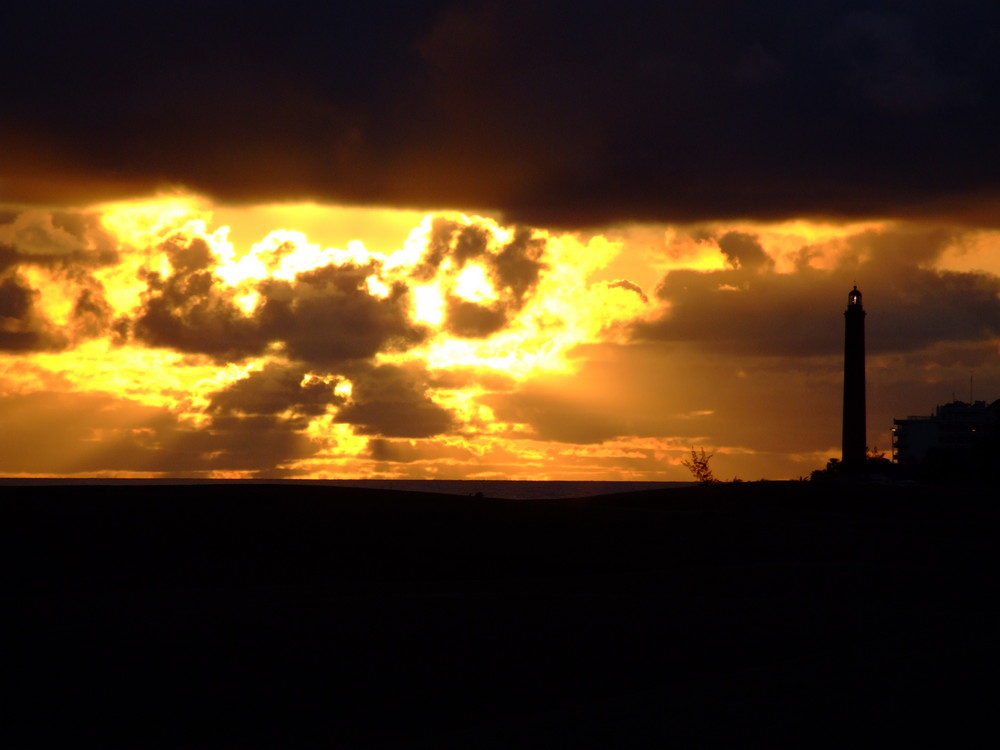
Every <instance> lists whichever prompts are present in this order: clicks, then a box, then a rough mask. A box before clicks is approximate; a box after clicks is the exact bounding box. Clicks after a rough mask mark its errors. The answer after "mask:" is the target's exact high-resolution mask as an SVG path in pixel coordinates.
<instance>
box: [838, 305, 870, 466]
mask: <svg viewBox="0 0 1000 750" xmlns="http://www.w3.org/2000/svg"><path fill="white" fill-rule="evenodd" d="M844 320H845V326H844V424H843V436H842V441H841V460H842V461H843V465H844V468H845V469H847V470H848V471H858V470H860V469H861V468H862V467H863V466H864V463H865V453H866V451H867V440H866V437H865V421H866V413H865V309H864V307H862V306H861V292H859V291H858V287H857V286H855V287H854V288H853V289H852V290H851V291H850V292H848V294H847V309H846V310H845V311H844Z"/></svg>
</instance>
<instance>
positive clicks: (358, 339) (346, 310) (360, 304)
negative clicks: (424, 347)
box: [256, 265, 427, 365]
mask: <svg viewBox="0 0 1000 750" xmlns="http://www.w3.org/2000/svg"><path fill="white" fill-rule="evenodd" d="M371 273H372V269H371V268H367V267H360V266H352V265H342V266H324V267H322V268H317V269H315V270H313V271H308V272H304V273H300V274H298V276H297V277H296V278H295V280H294V281H293V282H283V281H267V282H264V283H262V284H261V286H260V291H261V293H262V294H263V295H264V297H265V299H266V301H265V302H264V304H263V305H262V306H261V308H260V309H259V310H258V312H257V315H256V320H257V323H258V325H259V331H260V333H261V335H262V336H263V337H265V338H266V339H268V340H275V341H284V342H285V345H286V346H287V350H288V354H289V355H290V356H292V357H295V358H296V359H301V360H303V361H306V362H313V363H317V364H324V365H332V364H334V363H337V362H343V361H345V360H351V359H365V358H369V357H372V356H374V355H375V354H376V353H378V352H380V351H394V350H396V351H398V350H404V349H407V348H409V347H411V346H413V345H415V344H418V343H420V342H421V341H422V340H423V339H424V338H425V337H426V335H427V331H426V330H425V329H424V328H423V327H421V326H418V325H415V324H414V323H413V322H412V321H410V319H409V308H410V302H409V290H408V289H407V287H406V286H405V285H404V284H401V283H395V284H393V285H392V287H391V289H390V290H389V294H388V296H386V297H384V298H380V297H375V296H372V295H371V294H370V293H369V292H368V289H367V287H366V284H365V279H366V278H367V277H368V276H369V275H371Z"/></svg>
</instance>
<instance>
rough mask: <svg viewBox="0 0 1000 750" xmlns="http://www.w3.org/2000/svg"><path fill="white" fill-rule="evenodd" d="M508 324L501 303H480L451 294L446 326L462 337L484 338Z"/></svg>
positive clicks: (447, 308) (446, 311)
mask: <svg viewBox="0 0 1000 750" xmlns="http://www.w3.org/2000/svg"><path fill="white" fill-rule="evenodd" d="M506 325H507V314H506V311H505V310H504V309H503V306H502V305H501V304H491V305H480V304H478V303H476V302H469V301H467V300H464V299H461V298H460V297H455V296H453V295H449V296H448V299H447V305H446V308H445V328H446V329H447V330H448V333H451V334H452V335H454V336H458V337H460V338H468V339H482V338H486V337H487V336H490V335H492V334H494V333H496V332H497V331H499V330H501V329H502V328H504V326H506Z"/></svg>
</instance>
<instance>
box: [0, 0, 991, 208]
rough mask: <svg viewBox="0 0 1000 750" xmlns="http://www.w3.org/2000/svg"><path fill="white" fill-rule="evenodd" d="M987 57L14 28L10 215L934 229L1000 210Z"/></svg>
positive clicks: (487, 9) (968, 36)
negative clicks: (908, 224) (357, 213)
mask: <svg viewBox="0 0 1000 750" xmlns="http://www.w3.org/2000/svg"><path fill="white" fill-rule="evenodd" d="M192 17H197V18H198V23H196V24H195V23H191V22H190V19H191V18H192ZM331 33H333V34H335V36H336V39H337V41H336V43H331V41H330V39H331V36H330V35H331ZM265 49H266V50H268V53H267V54H262V53H261V52H260V51H261V50H265ZM998 49H1000V7H998V6H997V5H996V4H995V3H989V2H977V1H975V0H969V1H967V2H962V1H960V2H954V3H948V4H943V3H932V2H922V3H896V2H891V1H890V0H870V1H869V2H849V1H848V0H831V1H830V2H823V3H820V4H815V3H813V4H808V5H796V4H789V3H784V2H776V1H772V2H768V1H765V2H759V1H754V2H751V1H750V0H729V1H728V2H723V3H700V4H696V3H685V4H678V3H661V4H658V5H656V4H650V3H645V2H643V3H638V2H621V3H614V4H583V5H581V4H580V3H576V2H574V3H570V2H568V1H567V0H560V1H557V2H549V3H536V2H529V1H528V0H513V1H512V2H505V3H496V2H485V1H484V2H457V1H456V2H447V1H446V0H436V1H433V2H426V1H425V2H413V3H407V4H405V7H403V6H399V7H398V8H393V9H389V8H386V7H384V6H378V7H376V6H371V7H368V6H364V5H363V4H356V5H355V6H351V7H348V6H345V5H344V4H338V3H334V4H330V3H314V2H305V3H303V2H296V1H295V0H290V1H289V2H283V3H281V4H280V5H279V4H277V3H273V2H260V3H254V4H251V5H249V6H246V7H243V8H241V10H240V12H239V14H233V13H231V12H228V11H223V10H222V9H215V10H213V9H211V8H207V7H206V6H205V5H204V4H196V3H190V4H187V3H184V2H180V3H155V2H154V3H143V4H139V5H136V4H134V3H118V2H111V3H102V4H101V6H100V8H91V7H89V6H85V9H84V7H81V6H80V4H79V3H69V2H41V3H30V4H21V5H19V6H18V7H17V8H11V9H8V11H7V14H6V15H5V22H4V24H3V28H2V30H0V64H2V65H3V66H4V69H7V70H17V71H18V75H16V76H7V77H5V79H4V81H3V82H2V84H0V99H2V101H3V102H4V108H3V112H2V113H0V148H2V149H3V153H4V154H5V174H4V178H3V182H2V183H0V191H2V192H3V194H5V195H6V197H7V198H8V199H10V200H35V201H38V200H43V199H63V200H80V199H81V198H82V197H94V196H98V195H113V194H117V195H126V194H133V193H135V192H136V191H148V190H151V189H152V188H154V187H156V186H158V185H161V184H164V183H167V184H183V185H187V186H189V187H190V188H192V189H195V190H199V191H204V192H207V193H208V194H210V195H213V196H216V197H218V198H221V199H223V200H241V201H262V200H267V201H272V200H276V199H292V198H305V197H311V198H315V199H320V200H324V201H334V202H348V203H368V204H381V205H386V204H396V205H410V206H422V207H428V206H431V207H433V206H457V207H471V208H477V207H487V208H493V209H498V210H503V211H506V212H507V214H508V216H509V217H512V218H513V219H515V220H518V221H524V222H527V223H532V224H536V225H555V224H567V225H569V224H573V225H588V224H589V225H596V224H601V223H604V222H608V221H615V220H689V219H697V218H714V217H721V216H730V217H732V216H739V217H746V216H756V217H761V218H766V217H778V216H795V215H815V214H839V215H846V214H851V215H872V214H913V213H917V212H922V211H927V210H940V211H946V210H953V209H954V207H955V206H956V205H957V204H958V203H959V202H962V201H966V202H968V201H976V202H980V203H983V202H984V201H988V200H989V199H990V197H991V196H993V197H995V195H996V193H997V191H998V188H1000V173H998V167H997V164H998V163H1000V160H998V159H997V158H996V155H997V148H998V146H997V139H996V137H995V133H996V132H998V131H1000V104H998V102H1000V96H998V93H1000V53H998V51H997V50H998ZM986 216H988V214H986ZM994 220H995V218H994Z"/></svg>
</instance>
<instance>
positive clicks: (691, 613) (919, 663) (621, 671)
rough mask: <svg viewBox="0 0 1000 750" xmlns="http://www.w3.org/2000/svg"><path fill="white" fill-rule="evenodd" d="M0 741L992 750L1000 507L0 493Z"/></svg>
mask: <svg viewBox="0 0 1000 750" xmlns="http://www.w3.org/2000/svg"><path fill="white" fill-rule="evenodd" d="M0 493H2V496H0V497H2V499H0V542H2V548H0V556H2V557H0V564H2V570H0V576H2V581H3V583H2V586H3V588H2V598H3V600H2V603H0V605H2V607H3V614H2V617H3V619H4V621H5V624H6V628H5V630H6V631H7V635H6V636H4V639H3V647H2V648H3V653H2V665H0V687H2V691H3V694H2V695H0V712H3V714H4V715H3V717H2V721H0V745H2V746H4V747H7V748H35V747H45V748H47V747H136V748H151V747H153V748H155V747H177V748H223V747H232V748H244V747H273V748H300V747H303V748H304V747H323V748H331V747H333V748H338V747H374V748H507V747H518V748H521V747H523V748H631V747H678V748H689V747H707V746H713V747H714V746H732V747H775V746H786V747H792V746H794V747H803V748H809V747H820V746H824V747H849V746H859V745H860V746H873V745H874V746H880V745H881V746H886V747H890V746H891V747H895V746H900V745H905V744H908V745H910V746H913V745H922V746H935V747H941V746H946V747H972V746H982V747H993V746H996V742H997V740H998V734H1000V732H998V722H1000V708H998V706H1000V702H998V698H1000V688H998V680H1000V641H998V635H997V633H998V630H997V625H998V620H1000V616H998V614H1000V613H998V607H997V594H998V587H997V583H998V580H997V573H998V572H1000V565H998V562H1000V549H998V538H1000V537H998V531H1000V506H998V505H997V501H996V500H995V499H994V498H993V497H991V496H989V495H987V494H986V493H976V492H972V491H969V490H955V491H944V490H934V491H928V490H922V489H920V488H893V489H887V488H883V489H878V490H848V489H844V488H840V489H838V488H823V487H816V486H813V485H810V484H808V483H787V484H784V483H746V484H737V485H725V486H714V487H694V488H690V489H677V490H669V491H665V492H664V491H660V492H652V493H637V494H632V495H619V496H612V497H607V498H598V499H592V500H586V501H534V502H523V501H522V502H517V501H492V500H484V499H473V498H462V497H446V496H434V495H420V494H414V493H400V494H391V493H384V492H374V493H373V492H367V491H364V490H349V489H334V490H331V489H324V488H310V487H302V488H289V487H287V486H267V485H250V486H239V485H223V486H218V487H211V488H207V489H206V488H197V487H191V486H185V487H169V486H145V487H134V486H125V487H89V488H72V487H60V488H58V489H55V490H49V489H40V488H37V487H36V488H18V487H0Z"/></svg>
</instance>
